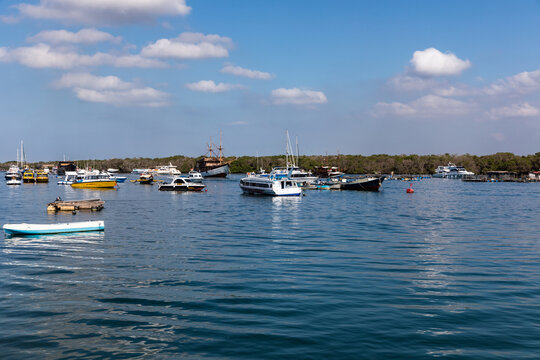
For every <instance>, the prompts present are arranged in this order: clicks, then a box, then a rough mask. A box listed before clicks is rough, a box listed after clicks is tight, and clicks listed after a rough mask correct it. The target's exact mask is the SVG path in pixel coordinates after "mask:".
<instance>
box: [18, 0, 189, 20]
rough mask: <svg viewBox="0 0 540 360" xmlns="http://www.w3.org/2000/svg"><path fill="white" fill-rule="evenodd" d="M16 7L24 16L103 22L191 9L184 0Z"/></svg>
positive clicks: (48, 2) (43, 1)
mask: <svg viewBox="0 0 540 360" xmlns="http://www.w3.org/2000/svg"><path fill="white" fill-rule="evenodd" d="M15 7H16V8H17V9H18V10H19V12H20V15H21V16H23V17H30V18H35V19H49V20H59V21H63V22H67V23H76V24H102V25H106V24H108V25H118V24H131V23H140V22H143V23H144V22H151V21H154V20H155V18H156V17H159V16H176V15H187V14H189V12H190V11H191V7H189V6H187V5H186V2H185V0H40V2H39V5H31V4H19V5H15Z"/></svg>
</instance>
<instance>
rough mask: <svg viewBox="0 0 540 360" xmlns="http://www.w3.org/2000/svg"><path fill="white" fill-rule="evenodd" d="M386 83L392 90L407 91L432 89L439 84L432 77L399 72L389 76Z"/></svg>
mask: <svg viewBox="0 0 540 360" xmlns="http://www.w3.org/2000/svg"><path fill="white" fill-rule="evenodd" d="M387 84H388V85H389V86H390V87H391V88H392V89H394V90H397V91H403V92H409V91H423V90H428V89H432V88H434V87H436V86H440V84H439V83H438V82H437V81H436V80H434V79H432V78H423V77H419V76H411V75H408V74H400V75H396V76H394V77H392V78H390V79H389V80H388V81H387Z"/></svg>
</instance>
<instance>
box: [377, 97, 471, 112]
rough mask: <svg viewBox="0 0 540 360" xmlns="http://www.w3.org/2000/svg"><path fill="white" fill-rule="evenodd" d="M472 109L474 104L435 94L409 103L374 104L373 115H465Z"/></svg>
mask: <svg viewBox="0 0 540 360" xmlns="http://www.w3.org/2000/svg"><path fill="white" fill-rule="evenodd" d="M472 110H474V105H472V104H469V103H466V102H463V101H458V100H454V99H447V98H444V97H441V96H436V95H426V96H423V97H421V98H419V99H417V100H414V101H412V102H410V103H407V104H404V103H400V102H393V103H384V102H379V103H377V104H376V105H375V111H374V115H375V116H388V115H392V116H398V117H399V116H403V117H407V116H409V117H411V116H414V117H444V116H456V115H465V114H468V113H470V112H471V111H472Z"/></svg>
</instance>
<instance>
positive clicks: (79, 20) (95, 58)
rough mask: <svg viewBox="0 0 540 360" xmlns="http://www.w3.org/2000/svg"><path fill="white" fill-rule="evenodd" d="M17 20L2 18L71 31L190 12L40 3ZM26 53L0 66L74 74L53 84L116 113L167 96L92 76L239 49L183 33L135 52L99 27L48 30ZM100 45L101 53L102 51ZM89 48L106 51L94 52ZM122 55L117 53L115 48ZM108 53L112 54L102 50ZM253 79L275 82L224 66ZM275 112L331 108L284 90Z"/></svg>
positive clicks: (5, 57)
mask: <svg viewBox="0 0 540 360" xmlns="http://www.w3.org/2000/svg"><path fill="white" fill-rule="evenodd" d="M13 7H14V8H15V9H17V10H18V14H17V15H16V16H0V20H3V21H4V22H6V23H16V22H17V21H19V20H21V19H22V18H31V19H44V20H55V21H59V22H61V23H64V24H69V25H77V26H80V25H91V26H98V25H105V26H109V25H112V26H118V25H124V24H136V23H151V22H155V21H156V20H157V19H158V18H160V17H164V16H184V15H187V14H189V13H190V11H191V7H189V6H188V5H187V4H186V0H39V1H37V3H36V4H28V3H20V4H17V5H14V6H13ZM26 41H27V42H28V43H31V44H29V45H27V46H19V47H0V62H12V63H19V64H21V65H24V66H27V67H31V68H39V69H60V70H69V71H72V72H70V73H67V74H65V75H64V76H62V77H61V78H60V79H59V80H58V81H56V82H55V84H54V85H55V87H56V88H59V89H66V88H67V89H71V90H72V91H73V92H74V93H75V95H76V96H77V97H78V98H79V99H81V100H84V101H90V102H99V103H106V104H111V105H115V106H131V105H137V106H164V105H166V104H167V103H168V101H167V99H168V94H166V93H164V92H162V91H159V90H156V89H154V88H151V87H145V86H139V85H137V84H135V83H132V82H126V81H122V80H121V79H120V78H118V77H116V76H96V75H92V74H91V73H90V72H89V68H96V67H100V66H109V67H117V68H169V67H174V66H175V65H182V64H178V61H186V60H192V61H194V60H203V59H211V58H227V57H229V52H230V51H231V50H232V49H234V43H233V41H232V39H231V38H229V37H226V36H221V35H218V34H204V33H200V32H183V33H181V34H179V35H178V36H177V37H172V38H161V39H158V40H155V41H153V42H150V43H148V44H146V45H145V46H143V47H142V48H141V49H140V50H139V51H135V49H137V47H136V46H135V45H130V44H125V43H124V40H123V39H122V37H120V36H115V35H113V34H111V33H109V32H105V31H102V30H98V29H97V28H95V27H89V28H82V29H77V31H70V30H67V29H57V30H44V31H41V32H39V33H37V34H35V35H33V36H29V37H27V38H26ZM97 44H99V45H97ZM88 45H93V47H97V46H99V48H100V51H97V52H93V53H90V52H88V48H91V47H89V46H88ZM115 47H116V48H115ZM107 48H109V49H110V50H109V51H106V50H103V49H107ZM219 71H220V72H221V73H223V74H230V75H235V76H239V77H244V78H248V79H258V80H271V79H273V78H275V75H274V74H271V73H268V72H264V71H260V70H253V69H248V68H245V67H242V66H238V65H233V64H229V63H226V64H225V65H224V66H223V67H222V68H221V70H219ZM185 86H186V88H188V89H190V90H192V91H198V92H204V93H223V92H227V91H233V90H239V89H246V87H245V86H244V85H241V84H231V83H224V82H215V81H214V80H201V81H198V82H193V83H189V84H186V85H185ZM271 98H272V100H273V101H272V102H273V103H274V104H278V105H281V104H292V105H299V106H302V105H314V104H324V103H326V102H327V98H326V96H325V94H324V93H323V92H321V91H313V90H301V89H298V88H292V89H285V88H279V89H276V90H273V91H272V94H271Z"/></svg>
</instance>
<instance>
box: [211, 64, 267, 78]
mask: <svg viewBox="0 0 540 360" xmlns="http://www.w3.org/2000/svg"><path fill="white" fill-rule="evenodd" d="M221 72H222V73H226V74H232V75H236V76H243V77H247V78H250V79H261V80H269V79H272V78H273V77H274V76H273V75H272V74H270V73H267V72H264V71H258V70H250V69H246V68H243V67H241V66H234V65H231V64H227V65H225V66H224V67H223V69H221Z"/></svg>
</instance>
